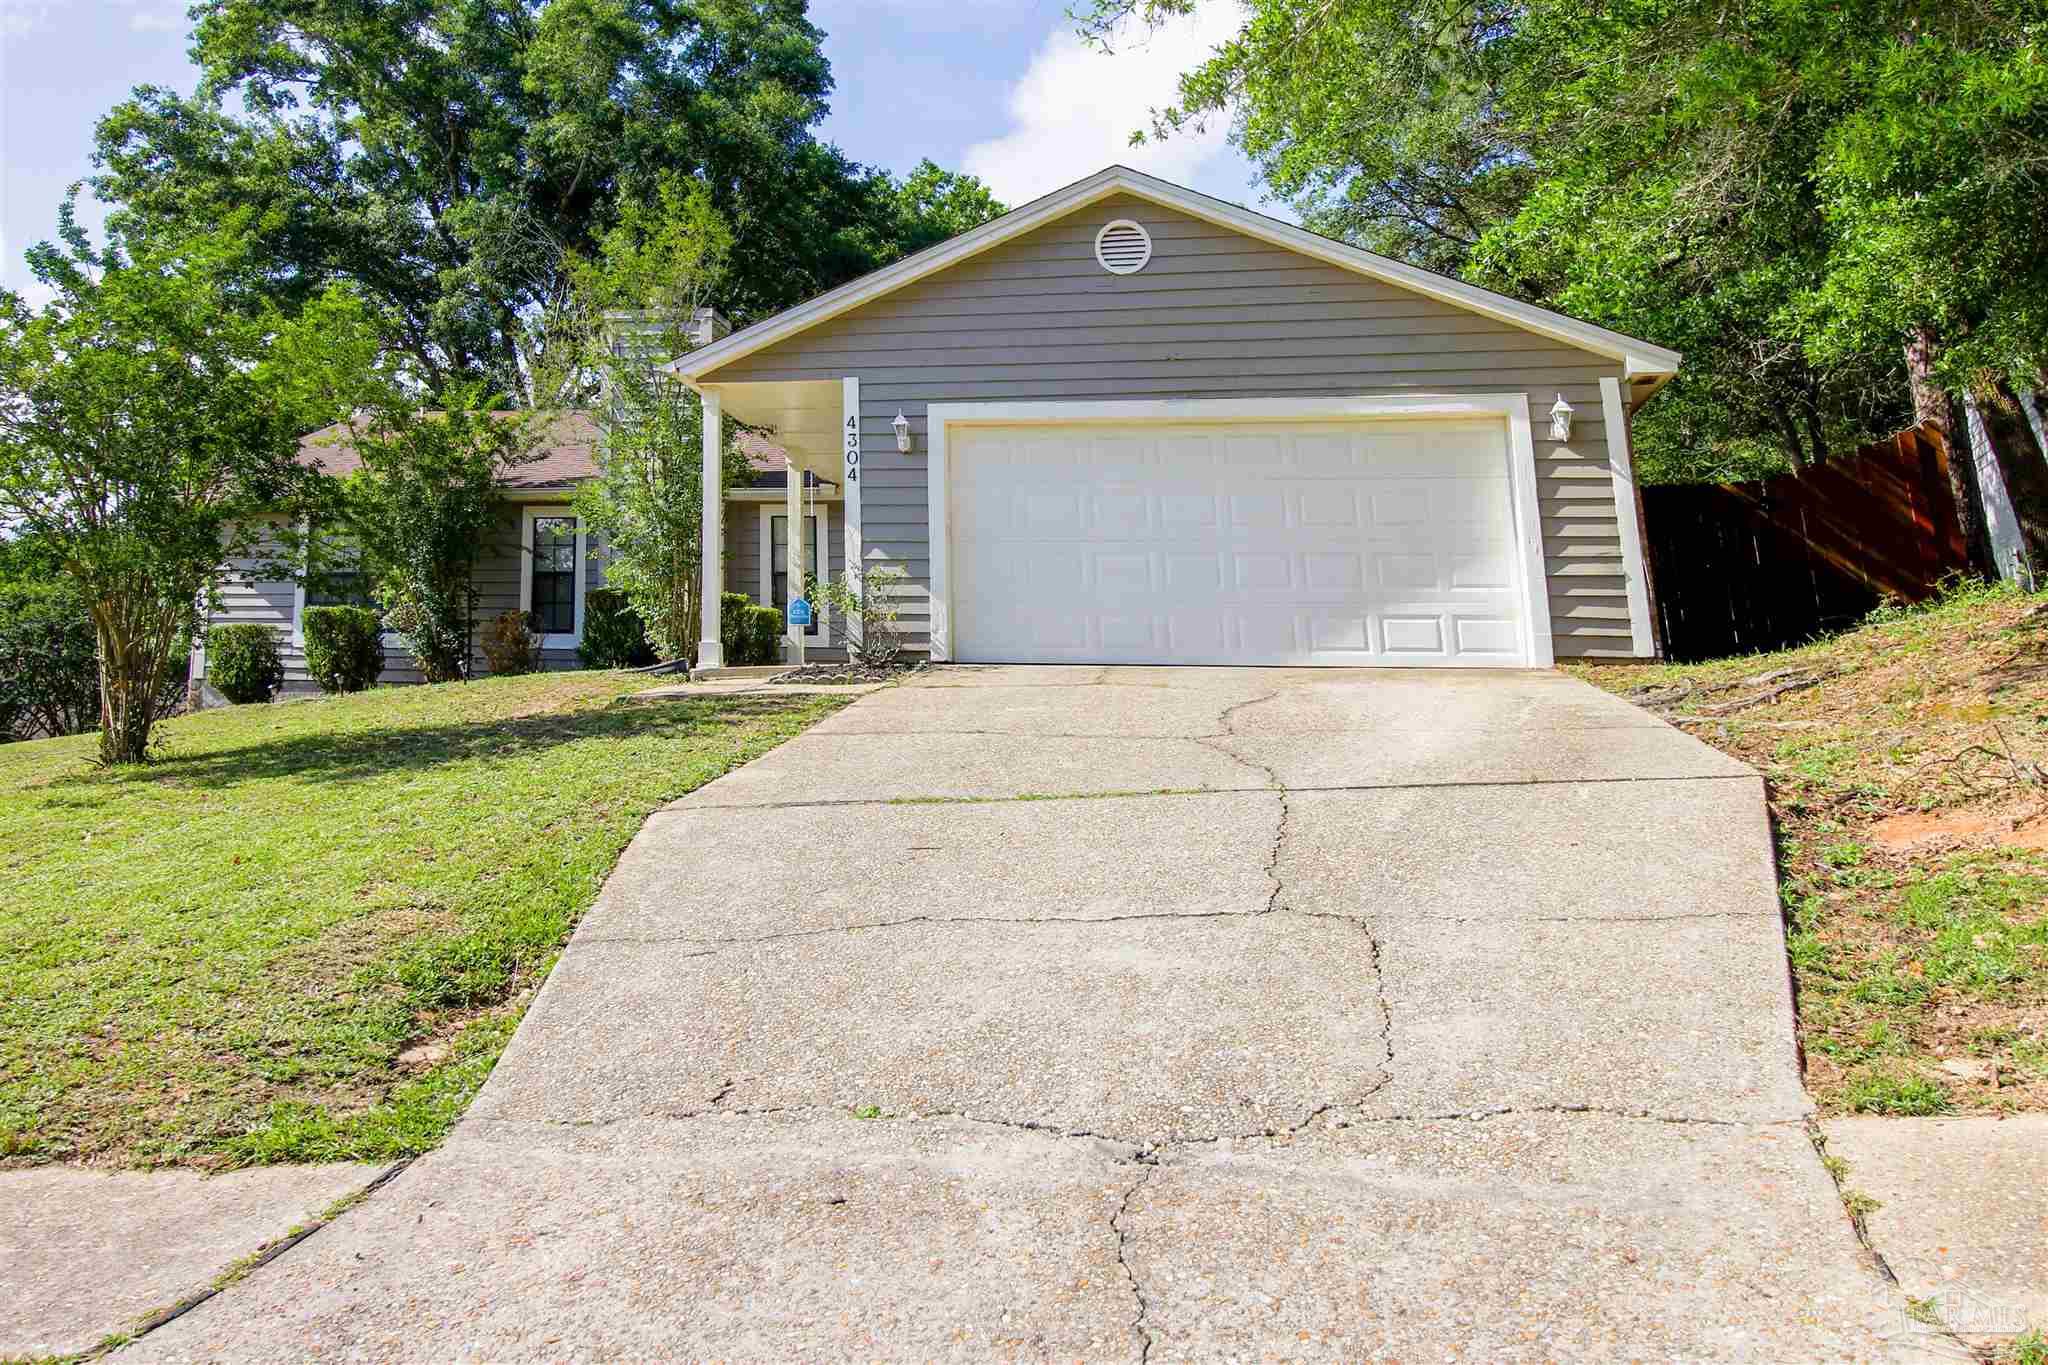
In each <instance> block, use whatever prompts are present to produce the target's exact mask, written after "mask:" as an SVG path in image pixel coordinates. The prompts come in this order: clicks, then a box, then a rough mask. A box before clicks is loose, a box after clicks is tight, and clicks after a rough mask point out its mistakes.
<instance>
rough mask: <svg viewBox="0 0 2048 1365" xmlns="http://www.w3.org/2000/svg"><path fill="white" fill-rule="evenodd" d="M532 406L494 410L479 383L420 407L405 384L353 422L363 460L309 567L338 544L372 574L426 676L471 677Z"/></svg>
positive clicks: (389, 623) (533, 431) (526, 456)
mask: <svg viewBox="0 0 2048 1365" xmlns="http://www.w3.org/2000/svg"><path fill="white" fill-rule="evenodd" d="M540 420H541V419H540V418H539V416H538V415H537V414H535V413H532V412H507V411H498V410H496V409H495V407H494V404H493V401H492V398H491V395H490V394H489V393H487V392H486V391H485V390H484V389H483V388H481V387H480V386H475V385H462V386H457V387H455V388H453V389H451V390H450V391H449V392H448V393H447V394H446V395H444V397H443V400H442V401H441V402H440V403H439V404H437V405H434V406H432V407H427V408H422V407H420V406H418V405H417V403H416V401H415V400H413V399H412V398H411V396H410V395H409V393H408V392H407V391H406V390H405V389H403V388H402V387H399V386H390V387H388V388H387V389H386V391H385V393H384V395H383V397H382V399H381V400H380V401H379V403H378V404H377V405H376V406H374V407H372V408H367V409H359V410H358V411H357V412H355V413H354V414H352V416H351V417H350V420H349V435H348V440H349V443H350V444H351V445H352V446H353V448H354V449H355V452H356V455H357V456H358V457H359V458H360V459H361V461H362V465H361V467H360V468H359V469H357V470H356V471H355V472H353V473H352V474H350V475H349V476H348V478H347V479H346V480H345V481H344V482H343V485H342V487H341V489H340V490H339V497H338V499H336V500H335V503H334V507H333V510H331V511H330V512H329V514H328V516H327V518H326V519H325V524H326V525H328V526H332V527H334V528H335V529H338V530H339V531H340V533H341V534H340V535H339V536H333V537H330V536H325V535H316V536H315V537H314V542H315V544H314V546H313V547H312V549H311V557H310V558H309V561H308V563H309V571H310V572H313V573H317V572H318V571H319V569H320V567H321V566H322V565H323V564H324V563H325V562H326V561H327V560H329V559H331V558H332V557H333V556H334V555H335V553H336V552H337V550H338V551H339V553H341V554H342V555H346V556H351V557H352V564H353V567H356V568H359V569H360V570H361V571H362V572H363V573H364V574H365V575H366V576H367V578H368V581H369V583H370V586H371V591H372V593H373V594H374V595H375V597H376V599H377V603H378V605H379V606H380V607H382V608H383V613H384V623H385V625H386V627H387V628H389V629H390V630H391V631H392V632H393V633H394V634H396V635H397V636H398V637H399V640H400V641H401V642H402V643H403V644H404V646H405V648H406V650H407V651H408V652H409V653H410V654H411V655H412V656H413V658H414V660H415V661H416V662H417V663H418V664H419V668H420V672H421V674H422V676H424V677H425V678H426V680H427V681H428V682H430V683H442V682H455V681H458V680H460V679H463V678H467V677H469V676H470V674H471V672H472V665H473V662H474V655H475V650H474V648H473V642H474V640H475V636H476V607H477V598H478V592H477V587H476V566H477V564H478V562H479V561H480V560H481V559H482V558H483V555H484V552H485V550H486V549H487V548H488V547H489V546H490V545H491V544H492V542H493V540H494V539H495V538H497V537H500V536H502V535H503V534H505V533H506V531H507V529H508V527H507V523H508V522H509V521H510V519H511V505H510V504H509V503H508V502H507V501H506V499H505V497H504V494H503V493H502V492H501V491H500V490H501V488H502V486H503V485H504V482H505V479H506V476H507V475H508V474H510V473H511V471H512V470H514V469H516V468H517V467H518V466H520V465H522V464H526V463H529V462H531V461H532V460H533V459H534V458H536V456H535V446H536V445H537V444H538V441H539V439H540V435H541V426H540Z"/></svg>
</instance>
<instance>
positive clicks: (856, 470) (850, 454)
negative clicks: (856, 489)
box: [846, 417, 860, 483]
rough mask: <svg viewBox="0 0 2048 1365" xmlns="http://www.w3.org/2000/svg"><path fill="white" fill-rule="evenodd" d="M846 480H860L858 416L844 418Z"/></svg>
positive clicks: (852, 481) (854, 481) (855, 481)
mask: <svg viewBox="0 0 2048 1365" xmlns="http://www.w3.org/2000/svg"><path fill="white" fill-rule="evenodd" d="M846 481H847V482H848V483H857V482H859V481H860V418H858V417H849V418H847V419H846Z"/></svg>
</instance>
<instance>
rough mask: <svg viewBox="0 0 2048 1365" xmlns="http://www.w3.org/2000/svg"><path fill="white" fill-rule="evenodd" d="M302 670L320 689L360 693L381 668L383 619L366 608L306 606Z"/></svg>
mask: <svg viewBox="0 0 2048 1365" xmlns="http://www.w3.org/2000/svg"><path fill="white" fill-rule="evenodd" d="M304 629H305V634H306V671H307V672H308V673H310V674H312V675H313V681H314V682H316V683H319V684H320V690H321V691H323V692H361V691H364V690H366V689H368V688H370V687H372V686H374V685H375V684H376V681H377V677H378V675H379V674H381V673H382V672H383V671H384V622H383V620H382V618H380V617H379V616H378V615H377V613H376V612H374V611H372V610H370V609H369V608H368V607H307V608H306V611H305V619H304Z"/></svg>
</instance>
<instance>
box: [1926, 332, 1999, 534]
mask: <svg viewBox="0 0 2048 1365" xmlns="http://www.w3.org/2000/svg"><path fill="white" fill-rule="evenodd" d="M1940 345H1941V342H1940V339H1939V338H1938V337H1937V336H1936V335H1935V332H1934V329H1933V328H1932V327H1929V326H1927V325H1926V324H1924V323H1923V324H1921V325H1920V326H1918V327H1915V328H1914V329H1913V330H1912V332H1911V333H1910V334H1909V335H1908V336H1907V338H1906V382H1907V383H1908V384H1910V385H1911V386H1912V390H1913V420H1915V421H1916V422H1921V423H1925V424H1928V425H1931V426H1933V427H1934V429H1935V431H1936V432H1937V433H1939V435H1940V436H1941V443H1942V444H1943V445H1945V446H1947V447H1948V453H1949V458H1948V480H1949V492H1950V494H1951V495H1952V496H1953V497H1954V498H1955V504H1956V521H1957V523H1958V525H1959V526H1960V527H1961V529H1962V533H1963V549H1964V553H1965V554H1966V555H1968V557H1969V561H1970V567H1971V568H1972V569H1974V570H1976V571H1977V572H1978V573H1980V574H1995V573H1996V572H1997V568H1996V566H1994V565H1993V564H1992V562H1991V545H1990V542H1989V541H1988V540H1987V539H1986V538H1985V534H1984V514H1983V508H1982V505H1981V503H1980V502H1979V500H1978V491H1977V467H1976V463H1975V461H1973V460H1972V459H1971V458H1970V443H1969V437H1968V435H1967V434H1966V433H1965V432H1964V431H1963V428H1962V424H1961V423H1959V422H1958V421H1956V410H1955V400H1954V399H1953V398H1951V397H1950V396H1949V393H1948V391H1947V390H1946V389H1944V388H1942V387H1941V384H1940V383H1939V382H1938V381H1937V380H1936V379H1935V377H1934V357H1935V353H1936V351H1937V350H1938V349H1939V347H1940Z"/></svg>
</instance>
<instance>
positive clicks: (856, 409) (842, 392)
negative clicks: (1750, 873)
mask: <svg viewBox="0 0 2048 1365" xmlns="http://www.w3.org/2000/svg"><path fill="white" fill-rule="evenodd" d="M839 444H840V450H841V453H842V454H843V455H844V457H845V460H844V464H845V476H844V479H843V480H842V482H841V484H840V487H841V489H842V493H841V497H842V499H843V501H842V502H841V503H840V505H839V516H840V520H841V521H843V522H845V523H846V524H845V527H844V530H845V535H846V585H847V586H848V587H850V588H852V589H853V591H854V594H855V595H856V596H861V597H862V600H865V597H864V594H865V593H866V592H867V587H866V584H867V575H866V573H865V572H863V571H864V570H865V569H866V568H867V564H866V562H865V561H864V560H863V559H862V558H861V554H862V550H861V535H860V379H859V377H858V376H856V375H847V376H846V377H845V378H843V379H841V380H840V381H839ZM825 567H826V569H827V570H829V569H830V568H831V562H830V561H829V560H828V561H827V562H826V565H825ZM839 629H840V630H842V631H844V632H845V633H846V643H847V647H848V648H849V649H857V648H859V646H860V613H859V612H855V613H853V616H852V617H851V619H849V620H847V621H844V622H842V623H841V624H840V627H839Z"/></svg>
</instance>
